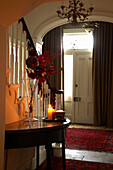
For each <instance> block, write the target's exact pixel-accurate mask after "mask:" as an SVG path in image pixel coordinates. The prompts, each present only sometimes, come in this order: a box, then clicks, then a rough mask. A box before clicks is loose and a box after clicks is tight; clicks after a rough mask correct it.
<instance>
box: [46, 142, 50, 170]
mask: <svg viewBox="0 0 113 170" xmlns="http://www.w3.org/2000/svg"><path fill="white" fill-rule="evenodd" d="M45 148H46V157H47V170H51V144H47V145H46V146H45Z"/></svg>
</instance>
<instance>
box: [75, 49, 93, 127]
mask: <svg viewBox="0 0 113 170" xmlns="http://www.w3.org/2000/svg"><path fill="white" fill-rule="evenodd" d="M73 59H74V63H73V64H74V66H75V69H74V73H73V74H74V123H83V124H84V123H86V124H93V104H92V52H88V51H87V52H86V51H84V52H79V53H77V52H75V53H74V58H73Z"/></svg>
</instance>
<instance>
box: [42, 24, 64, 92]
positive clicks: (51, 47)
mask: <svg viewBox="0 0 113 170" xmlns="http://www.w3.org/2000/svg"><path fill="white" fill-rule="evenodd" d="M61 38H62V29H61V27H57V28H55V29H53V30H51V31H49V32H48V33H47V34H46V35H45V36H44V38H43V42H44V44H43V49H42V50H43V52H44V51H49V53H50V54H53V53H57V52H58V50H59V47H61V43H62V40H61ZM54 65H55V68H56V70H58V71H59V72H60V68H61V54H58V55H57V56H56V57H55V59H54ZM49 82H50V85H51V87H56V88H57V90H60V89H61V72H60V73H59V74H54V75H51V76H49Z"/></svg>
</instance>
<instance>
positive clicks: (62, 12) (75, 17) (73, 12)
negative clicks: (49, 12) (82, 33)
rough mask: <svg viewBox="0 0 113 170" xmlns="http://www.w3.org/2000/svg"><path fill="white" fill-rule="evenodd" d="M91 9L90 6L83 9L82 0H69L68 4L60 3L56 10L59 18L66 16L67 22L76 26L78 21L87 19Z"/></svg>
mask: <svg viewBox="0 0 113 170" xmlns="http://www.w3.org/2000/svg"><path fill="white" fill-rule="evenodd" d="M93 9H94V8H93V7H92V6H91V7H89V9H85V8H84V3H83V2H82V0H69V4H68V6H65V5H64V4H62V5H61V6H60V7H58V10H57V11H56V12H57V14H58V17H59V18H61V19H65V18H67V20H68V22H69V23H72V24H73V25H75V26H76V25H77V23H78V22H79V21H84V20H87V19H88V17H89V16H90V15H91V14H92V11H93Z"/></svg>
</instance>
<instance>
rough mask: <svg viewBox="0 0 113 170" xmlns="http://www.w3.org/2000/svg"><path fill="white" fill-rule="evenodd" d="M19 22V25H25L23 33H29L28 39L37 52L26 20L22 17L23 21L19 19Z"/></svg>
mask: <svg viewBox="0 0 113 170" xmlns="http://www.w3.org/2000/svg"><path fill="white" fill-rule="evenodd" d="M18 22H19V23H20V22H22V24H23V31H26V33H27V39H28V40H29V41H30V43H31V45H32V47H33V48H34V49H35V50H36V48H35V45H34V42H33V40H32V37H31V35H30V32H29V30H28V27H27V25H26V22H25V20H24V18H23V17H22V18H21V19H19V21H18Z"/></svg>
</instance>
